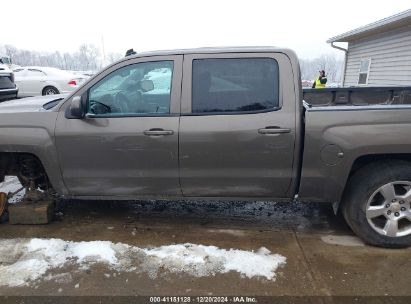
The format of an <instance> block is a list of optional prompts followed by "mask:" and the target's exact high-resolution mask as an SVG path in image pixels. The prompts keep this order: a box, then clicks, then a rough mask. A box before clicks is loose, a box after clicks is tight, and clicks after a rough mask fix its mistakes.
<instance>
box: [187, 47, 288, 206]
mask: <svg viewBox="0 0 411 304" xmlns="http://www.w3.org/2000/svg"><path fill="white" fill-rule="evenodd" d="M182 94H183V95H182V108H181V118H180V137H179V159H180V183H181V187H182V192H183V195H184V196H188V197H275V198H282V197H286V196H287V191H288V189H289V187H290V183H291V179H292V167H293V160H294V144H295V138H296V109H295V107H296V102H295V92H294V83H293V77H292V68H291V64H290V61H289V59H288V57H287V56H286V55H284V54H282V53H224V54H221V53H219V54H189V55H185V56H184V63H183V92H182Z"/></svg>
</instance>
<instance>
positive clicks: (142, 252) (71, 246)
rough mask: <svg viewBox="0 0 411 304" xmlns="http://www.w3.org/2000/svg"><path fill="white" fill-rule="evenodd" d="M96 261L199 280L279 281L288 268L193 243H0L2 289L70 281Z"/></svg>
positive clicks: (261, 254)
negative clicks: (232, 276)
mask: <svg viewBox="0 0 411 304" xmlns="http://www.w3.org/2000/svg"><path fill="white" fill-rule="evenodd" d="M96 263H101V264H104V265H106V267H107V268H108V269H109V270H112V271H117V272H144V273H147V274H148V275H149V276H150V277H151V278H153V279H154V278H155V277H157V275H158V274H159V271H160V270H161V271H166V272H170V273H180V274H188V275H191V276H194V277H204V276H213V275H216V274H219V273H228V272H230V271H235V272H238V273H239V274H240V275H241V276H243V277H247V278H254V277H263V278H266V279H267V280H275V277H276V274H275V272H276V270H277V268H278V267H280V266H283V265H285V264H286V258H285V257H284V256H281V255H279V254H272V253H271V252H270V251H269V250H268V249H266V248H264V247H261V248H260V249H259V250H257V251H255V252H254V251H246V250H239V249H229V250H226V249H222V248H218V247H215V246H204V245H196V244H190V243H186V244H175V245H167V246H160V247H153V248H139V247H136V246H130V245H127V244H123V243H116V244H115V243H112V242H110V241H90V242H72V241H65V240H61V239H37V238H35V239H0V286H9V287H16V286H30V285H32V284H33V283H35V282H36V281H39V280H41V279H44V280H46V281H47V280H50V279H53V278H59V279H64V280H66V279H67V278H68V279H70V278H71V275H69V274H67V273H66V272H67V270H64V269H63V268H64V267H69V266H71V267H72V268H70V269H73V267H74V269H75V270H74V272H81V271H85V270H87V269H88V268H89V267H90V266H92V265H93V264H96ZM59 271H60V273H58V272H59ZM50 272H53V274H50ZM56 272H57V274H56ZM60 277H61V278H60Z"/></svg>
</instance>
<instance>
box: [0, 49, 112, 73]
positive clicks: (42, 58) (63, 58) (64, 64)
mask: <svg viewBox="0 0 411 304" xmlns="http://www.w3.org/2000/svg"><path fill="white" fill-rule="evenodd" d="M0 49H2V52H4V53H5V55H7V56H9V57H11V58H12V60H13V62H14V63H15V64H17V65H21V66H33V65H34V66H36V65H37V66H50V67H56V68H61V69H66V70H94V71H96V70H99V69H101V67H102V62H101V57H100V51H99V49H98V48H97V47H96V46H94V45H91V44H83V45H81V46H80V47H79V50H78V51H77V52H75V53H64V54H63V55H62V54H61V53H60V52H58V51H56V52H37V51H29V50H22V49H17V48H16V47H14V46H12V45H4V46H3V45H0ZM113 54H114V53H113Z"/></svg>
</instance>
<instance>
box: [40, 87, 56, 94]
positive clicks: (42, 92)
mask: <svg viewBox="0 0 411 304" xmlns="http://www.w3.org/2000/svg"><path fill="white" fill-rule="evenodd" d="M47 88H53V89H55V90H56V91H57V92H60V91H59V89H57V88H56V87H55V86H52V85H47V86H45V87H44V88H43V90H41V94H43V95H44V92H45V91H46V89H47Z"/></svg>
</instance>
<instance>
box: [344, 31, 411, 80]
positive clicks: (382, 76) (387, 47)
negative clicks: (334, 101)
mask: <svg viewBox="0 0 411 304" xmlns="http://www.w3.org/2000/svg"><path fill="white" fill-rule="evenodd" d="M362 58H364V59H366V58H371V66H370V72H369V75H368V85H369V86H384V85H411V25H409V26H406V27H403V28H401V29H396V30H393V31H389V32H385V33H381V34H378V35H373V36H370V37H367V38H364V39H361V40H357V41H353V42H350V43H349V44H348V56H347V63H346V71H345V79H344V86H358V73H359V69H360V61H361V59H362Z"/></svg>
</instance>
